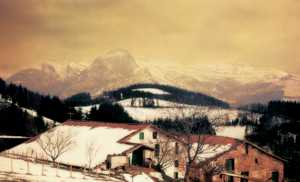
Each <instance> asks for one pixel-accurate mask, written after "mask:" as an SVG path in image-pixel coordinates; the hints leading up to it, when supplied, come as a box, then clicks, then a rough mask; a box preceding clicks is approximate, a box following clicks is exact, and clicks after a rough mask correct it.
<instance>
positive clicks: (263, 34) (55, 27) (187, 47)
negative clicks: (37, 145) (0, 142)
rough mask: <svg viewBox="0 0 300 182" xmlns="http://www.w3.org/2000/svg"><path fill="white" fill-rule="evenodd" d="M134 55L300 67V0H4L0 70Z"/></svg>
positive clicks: (0, 18) (5, 72) (297, 69)
mask: <svg viewBox="0 0 300 182" xmlns="http://www.w3.org/2000/svg"><path fill="white" fill-rule="evenodd" d="M116 48H122V49H127V50H128V51H129V52H130V53H131V54H132V55H133V56H134V57H137V58H149V59H154V60H155V59H158V60H168V61H170V64H172V62H173V61H174V62H177V63H184V64H193V63H246V64H250V65H254V66H266V67H274V68H278V69H282V70H286V71H289V72H293V73H297V74H298V75H300V59H299V56H300V1H299V0H163V1H162V0H157V1H155V0H26V1H25V0H1V1H0V76H7V75H9V74H11V73H13V72H15V71H17V70H19V69H21V68H26V67H31V66H34V65H38V64H40V63H43V62H48V63H61V62H69V61H70V62H91V61H92V60H93V59H94V58H95V57H97V56H99V55H102V54H104V53H105V52H107V51H109V50H112V49H116Z"/></svg>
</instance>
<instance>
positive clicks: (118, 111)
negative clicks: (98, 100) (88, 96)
mask: <svg viewBox="0 0 300 182" xmlns="http://www.w3.org/2000/svg"><path fill="white" fill-rule="evenodd" d="M88 119H89V120H94V121H109V122H119V123H135V122H136V121H135V120H134V119H133V118H131V117H130V116H129V114H128V113H127V112H126V111H125V110H124V108H123V107H122V106H121V105H119V104H116V103H110V102H105V103H102V104H101V105H100V106H99V107H98V108H97V107H93V108H92V109H91V112H90V114H89V115H88Z"/></svg>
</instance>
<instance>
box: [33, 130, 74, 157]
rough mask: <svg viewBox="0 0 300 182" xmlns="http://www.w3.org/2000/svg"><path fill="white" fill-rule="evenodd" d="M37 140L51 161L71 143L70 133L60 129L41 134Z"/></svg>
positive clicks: (65, 150)
mask: <svg viewBox="0 0 300 182" xmlns="http://www.w3.org/2000/svg"><path fill="white" fill-rule="evenodd" d="M37 142H38V144H39V146H40V147H41V149H42V150H43V151H44V153H45V154H46V156H48V157H49V158H50V159H51V160H52V162H53V163H55V162H56V160H57V158H59V157H60V156H61V155H62V154H64V153H65V152H67V151H68V150H69V149H70V148H71V146H72V145H73V141H72V136H71V134H70V133H69V132H64V131H60V130H52V131H49V132H47V133H44V134H42V135H41V136H40V137H39V138H38V140H37Z"/></svg>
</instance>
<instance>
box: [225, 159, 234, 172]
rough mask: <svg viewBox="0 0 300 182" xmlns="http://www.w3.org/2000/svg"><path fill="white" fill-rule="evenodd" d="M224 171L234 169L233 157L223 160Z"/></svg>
mask: <svg viewBox="0 0 300 182" xmlns="http://www.w3.org/2000/svg"><path fill="white" fill-rule="evenodd" d="M225 169H226V171H229V172H233V171H234V159H227V160H226V162H225Z"/></svg>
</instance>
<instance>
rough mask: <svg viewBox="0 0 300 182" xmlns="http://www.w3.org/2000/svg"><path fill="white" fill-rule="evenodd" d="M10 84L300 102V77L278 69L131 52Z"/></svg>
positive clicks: (28, 73)
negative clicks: (146, 87) (164, 89)
mask: <svg viewBox="0 0 300 182" xmlns="http://www.w3.org/2000/svg"><path fill="white" fill-rule="evenodd" d="M7 81H8V82H13V83H16V84H22V85H23V86H26V87H28V88H29V89H31V90H34V91H38V92H41V93H44V94H51V95H57V96H60V97H61V98H66V97H69V96H71V95H74V94H77V93H79V92H89V93H90V94H91V95H92V96H98V95H100V94H101V93H103V91H108V90H112V89H117V88H119V87H124V86H127V85H130V84H135V83H159V84H168V85H174V86H177V87H181V88H185V89H189V90H192V91H196V92H202V93H205V94H207V95H211V96H214V97H217V98H219V99H222V100H224V101H227V102H229V103H230V104H232V105H242V104H248V103H253V102H261V103H265V102H268V101H270V100H282V99H288V100H300V93H296V92H295V90H298V89H299V88H300V78H299V77H297V76H296V75H294V74H290V73H287V72H284V71H280V70H275V69H272V68H267V69H266V68H254V67H251V66H248V65H240V64H234V65H231V64H205V65H204V64H193V65H183V64H180V65H179V64H176V63H172V64H167V63H165V62H163V61H161V62H158V61H147V60H146V61H145V60H135V58H134V57H133V56H132V55H131V54H130V53H129V52H128V51H126V50H114V51H110V52H108V53H107V54H105V55H103V56H100V57H97V58H96V59H95V60H94V61H93V62H91V64H90V65H82V64H78V63H70V64H68V65H66V66H64V67H63V69H59V67H58V66H54V65H51V64H43V65H42V66H41V68H30V69H25V70H21V71H19V72H17V73H15V74H13V75H11V76H10V77H9V78H7Z"/></svg>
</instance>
